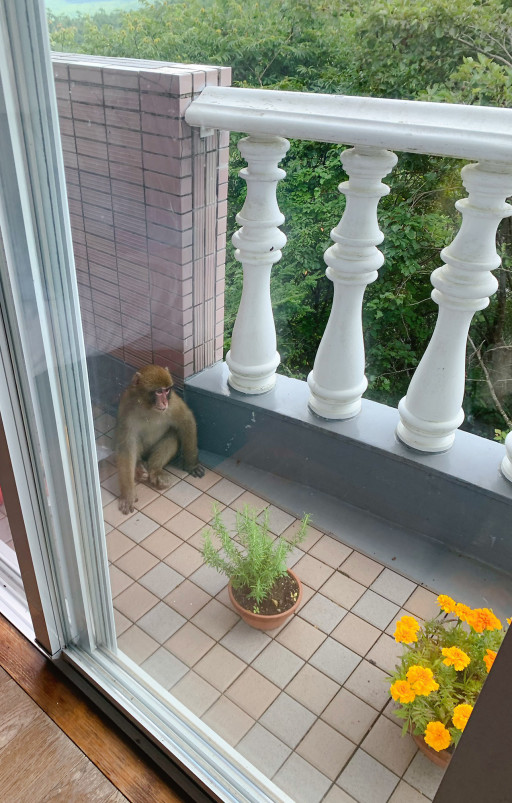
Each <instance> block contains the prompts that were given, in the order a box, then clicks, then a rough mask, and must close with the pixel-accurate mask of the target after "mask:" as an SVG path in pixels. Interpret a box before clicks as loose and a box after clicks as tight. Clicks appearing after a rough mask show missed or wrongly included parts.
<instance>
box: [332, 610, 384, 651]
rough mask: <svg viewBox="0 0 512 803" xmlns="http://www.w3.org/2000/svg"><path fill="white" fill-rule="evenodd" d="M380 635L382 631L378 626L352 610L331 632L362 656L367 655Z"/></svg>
mask: <svg viewBox="0 0 512 803" xmlns="http://www.w3.org/2000/svg"><path fill="white" fill-rule="evenodd" d="M380 635H381V631H380V630H379V629H378V628H377V627H374V626H373V625H371V624H370V623H369V622H365V621H364V619H360V618H359V617H358V616H355V615H354V614H353V613H351V612H349V613H347V615H346V616H345V617H344V618H343V619H342V620H341V622H340V623H339V625H338V627H336V628H335V629H334V630H333V631H332V633H331V636H332V638H334V639H336V641H339V642H341V644H344V645H345V647H348V648H349V649H350V650H353V652H357V654H358V655H361V656H363V655H366V653H367V652H368V650H370V649H371V648H372V646H373V645H374V644H375V642H376V641H377V639H378V638H379V636H380Z"/></svg>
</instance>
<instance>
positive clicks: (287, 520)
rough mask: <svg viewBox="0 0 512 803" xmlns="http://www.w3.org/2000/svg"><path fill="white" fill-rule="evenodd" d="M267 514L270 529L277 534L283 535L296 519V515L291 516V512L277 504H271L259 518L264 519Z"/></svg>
mask: <svg viewBox="0 0 512 803" xmlns="http://www.w3.org/2000/svg"><path fill="white" fill-rule="evenodd" d="M265 515H268V526H269V530H270V531H271V532H273V533H275V535H281V533H283V532H284V531H285V530H286V529H287V528H288V527H290V525H292V524H293V523H294V520H295V517H294V516H290V514H289V513H285V511H284V510H281V509H280V508H278V507H276V506H275V505H269V506H268V508H266V511H264V512H263V513H262V514H261V515H260V516H259V517H258V520H259V521H263V518H264V516H265Z"/></svg>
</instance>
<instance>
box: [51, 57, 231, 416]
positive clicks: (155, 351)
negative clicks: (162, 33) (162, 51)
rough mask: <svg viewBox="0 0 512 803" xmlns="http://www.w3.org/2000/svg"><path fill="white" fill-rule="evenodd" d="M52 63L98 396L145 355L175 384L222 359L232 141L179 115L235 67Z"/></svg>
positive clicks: (94, 60)
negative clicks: (203, 130)
mask: <svg viewBox="0 0 512 803" xmlns="http://www.w3.org/2000/svg"><path fill="white" fill-rule="evenodd" d="M53 64H54V75H55V84H56V91H57V98H58V107H59V121H60V128H61V136H62V146H63V152H64V163H65V170H66V184H67V191H68V197H69V207H70V214H71V226H72V234H73V246H74V252H75V262H76V269H77V278H78V287H79V294H80V306H81V311H82V322H83V329H84V335H85V342H86V347H87V352H88V356H89V363H90V368H91V384H92V385H93V393H94V390H95V389H96V394H95V395H96V397H97V400H98V401H102V402H105V399H106V396H108V395H109V390H108V386H109V385H110V386H112V384H113V385H114V386H115V387H116V388H117V386H122V385H124V384H125V383H126V378H127V375H129V374H131V373H132V372H133V369H135V368H137V367H139V366H141V365H144V364H146V363H150V362H156V363H159V364H163V365H166V366H168V367H169V368H170V370H171V373H172V374H173V376H174V379H175V382H176V383H177V385H178V386H180V385H182V384H183V380H184V379H185V378H186V377H188V376H190V375H192V374H193V373H196V372H197V371H200V370H201V369H203V368H204V367H205V366H208V365H212V364H213V363H214V362H215V361H216V360H219V359H221V357H222V339H223V305H224V262H225V238H226V212H227V171H228V142H229V138H228V134H227V133H226V132H219V133H216V134H215V135H214V136H210V137H207V138H203V137H201V135H200V132H199V130H198V129H192V128H190V127H189V126H188V125H187V124H186V122H185V120H184V112H185V109H186V108H187V106H188V105H189V103H190V102H191V100H192V99H193V98H194V97H195V96H197V95H198V94H199V93H200V92H201V91H202V90H203V89H204V87H205V86H207V85H227V84H229V83H230V69H229V68H225V67H202V66H200V65H181V64H180V65H176V64H168V63H164V62H154V61H140V60H134V59H133V60H132V59H113V58H104V57H94V56H78V55H68V54H53ZM113 375H114V376H115V381H114V383H112V376H113ZM105 386H106V387H105ZM99 397H102V398H101V399H100V398H99Z"/></svg>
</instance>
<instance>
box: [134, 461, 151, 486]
mask: <svg viewBox="0 0 512 803" xmlns="http://www.w3.org/2000/svg"><path fill="white" fill-rule="evenodd" d="M147 479H149V472H148V469H147V467H146V465H145V464H144V463H137V466H136V468H135V482H145V481H146V480H147Z"/></svg>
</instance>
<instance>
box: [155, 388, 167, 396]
mask: <svg viewBox="0 0 512 803" xmlns="http://www.w3.org/2000/svg"><path fill="white" fill-rule="evenodd" d="M170 392H171V388H158V390H155V393H158V394H159V395H160V394H161V393H165V395H166V396H168V395H169V393H170Z"/></svg>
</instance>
